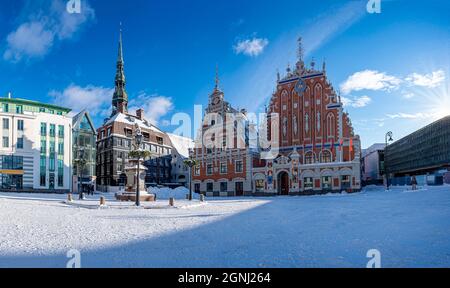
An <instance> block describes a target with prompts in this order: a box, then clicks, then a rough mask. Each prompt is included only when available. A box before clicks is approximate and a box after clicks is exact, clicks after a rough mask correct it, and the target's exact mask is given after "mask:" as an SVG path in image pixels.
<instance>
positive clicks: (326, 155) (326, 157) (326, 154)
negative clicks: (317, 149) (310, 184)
mask: <svg viewBox="0 0 450 288" xmlns="http://www.w3.org/2000/svg"><path fill="white" fill-rule="evenodd" d="M332 161H333V159H332V157H331V152H330V151H328V150H324V151H322V159H320V162H322V163H330V162H332Z"/></svg>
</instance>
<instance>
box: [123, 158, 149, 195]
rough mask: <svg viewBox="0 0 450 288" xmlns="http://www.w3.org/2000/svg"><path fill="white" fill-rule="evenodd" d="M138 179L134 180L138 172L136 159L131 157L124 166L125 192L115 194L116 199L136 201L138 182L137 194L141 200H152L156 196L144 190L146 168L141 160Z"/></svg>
mask: <svg viewBox="0 0 450 288" xmlns="http://www.w3.org/2000/svg"><path fill="white" fill-rule="evenodd" d="M139 162H140V164H139V179H138V181H136V175H137V173H138V160H137V159H131V160H130V163H129V165H128V166H127V167H126V168H125V174H126V175H127V186H126V188H125V192H123V193H121V194H116V199H117V200H119V201H133V202H135V201H136V190H137V189H136V188H137V183H139V194H140V197H139V198H140V201H141V202H154V201H155V200H156V197H155V195H154V194H149V193H148V192H147V191H146V190H145V175H146V171H147V168H146V167H145V166H144V164H143V161H142V160H140V161H139Z"/></svg>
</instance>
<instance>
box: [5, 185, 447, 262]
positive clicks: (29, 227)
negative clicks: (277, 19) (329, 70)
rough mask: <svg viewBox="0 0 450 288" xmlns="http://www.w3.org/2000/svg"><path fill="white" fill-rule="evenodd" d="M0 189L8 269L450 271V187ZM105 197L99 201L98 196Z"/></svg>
mask: <svg viewBox="0 0 450 288" xmlns="http://www.w3.org/2000/svg"><path fill="white" fill-rule="evenodd" d="M65 197H66V196H65V195H42V194H31V195H27V194H5V193H0V267H65V266H66V263H67V261H68V260H69V259H68V258H67V257H66V253H67V252H68V251H69V250H71V249H77V250H79V251H80V252H81V265H82V266H83V267H180V268H181V267H365V266H366V264H367V262H368V261H369V259H368V258H366V254H367V251H368V250H370V249H378V250H379V251H380V252H381V261H382V266H383V267H450V187H449V186H442V187H426V188H422V189H421V190H419V191H414V192H413V191H411V190H410V189H408V188H405V187H396V188H393V189H392V190H391V191H389V192H387V191H384V188H380V187H368V188H367V189H365V190H364V192H363V193H359V194H344V195H326V196H311V197H277V198H220V199H208V205H204V206H198V207H195V208H191V209H167V210H165V209H164V210H158V209H156V210H136V209H131V210H120V209H117V210H114V209H105V210H92V209H83V208H78V207H70V206H67V205H65V204H63V203H62V200H64V199H65ZM95 197H97V198H98V197H99V196H98V195H97V196H95Z"/></svg>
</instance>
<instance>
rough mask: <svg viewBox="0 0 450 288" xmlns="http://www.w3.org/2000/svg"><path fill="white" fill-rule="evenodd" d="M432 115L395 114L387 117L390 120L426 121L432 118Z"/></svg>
mask: <svg viewBox="0 0 450 288" xmlns="http://www.w3.org/2000/svg"><path fill="white" fill-rule="evenodd" d="M432 116H433V115H430V114H428V113H422V112H419V113H415V114H408V113H397V114H388V115H387V117H389V118H391V119H410V120H413V119H427V118H430V117H432Z"/></svg>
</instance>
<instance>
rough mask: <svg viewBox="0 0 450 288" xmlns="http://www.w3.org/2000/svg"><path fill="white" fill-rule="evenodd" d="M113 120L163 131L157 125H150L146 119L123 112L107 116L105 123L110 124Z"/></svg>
mask: <svg viewBox="0 0 450 288" xmlns="http://www.w3.org/2000/svg"><path fill="white" fill-rule="evenodd" d="M113 122H121V123H125V124H128V125H133V126H134V125H136V123H137V124H139V127H141V128H144V129H150V130H153V131H156V132H159V133H164V132H163V131H161V130H160V129H159V128H158V127H156V126H154V125H152V124H151V123H150V122H149V121H147V120H145V119H144V120H140V119H139V118H136V116H133V115H128V114H123V113H117V114H116V115H114V116H113V117H111V118H109V119H108V121H106V123H105V125H108V124H111V123H113Z"/></svg>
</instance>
